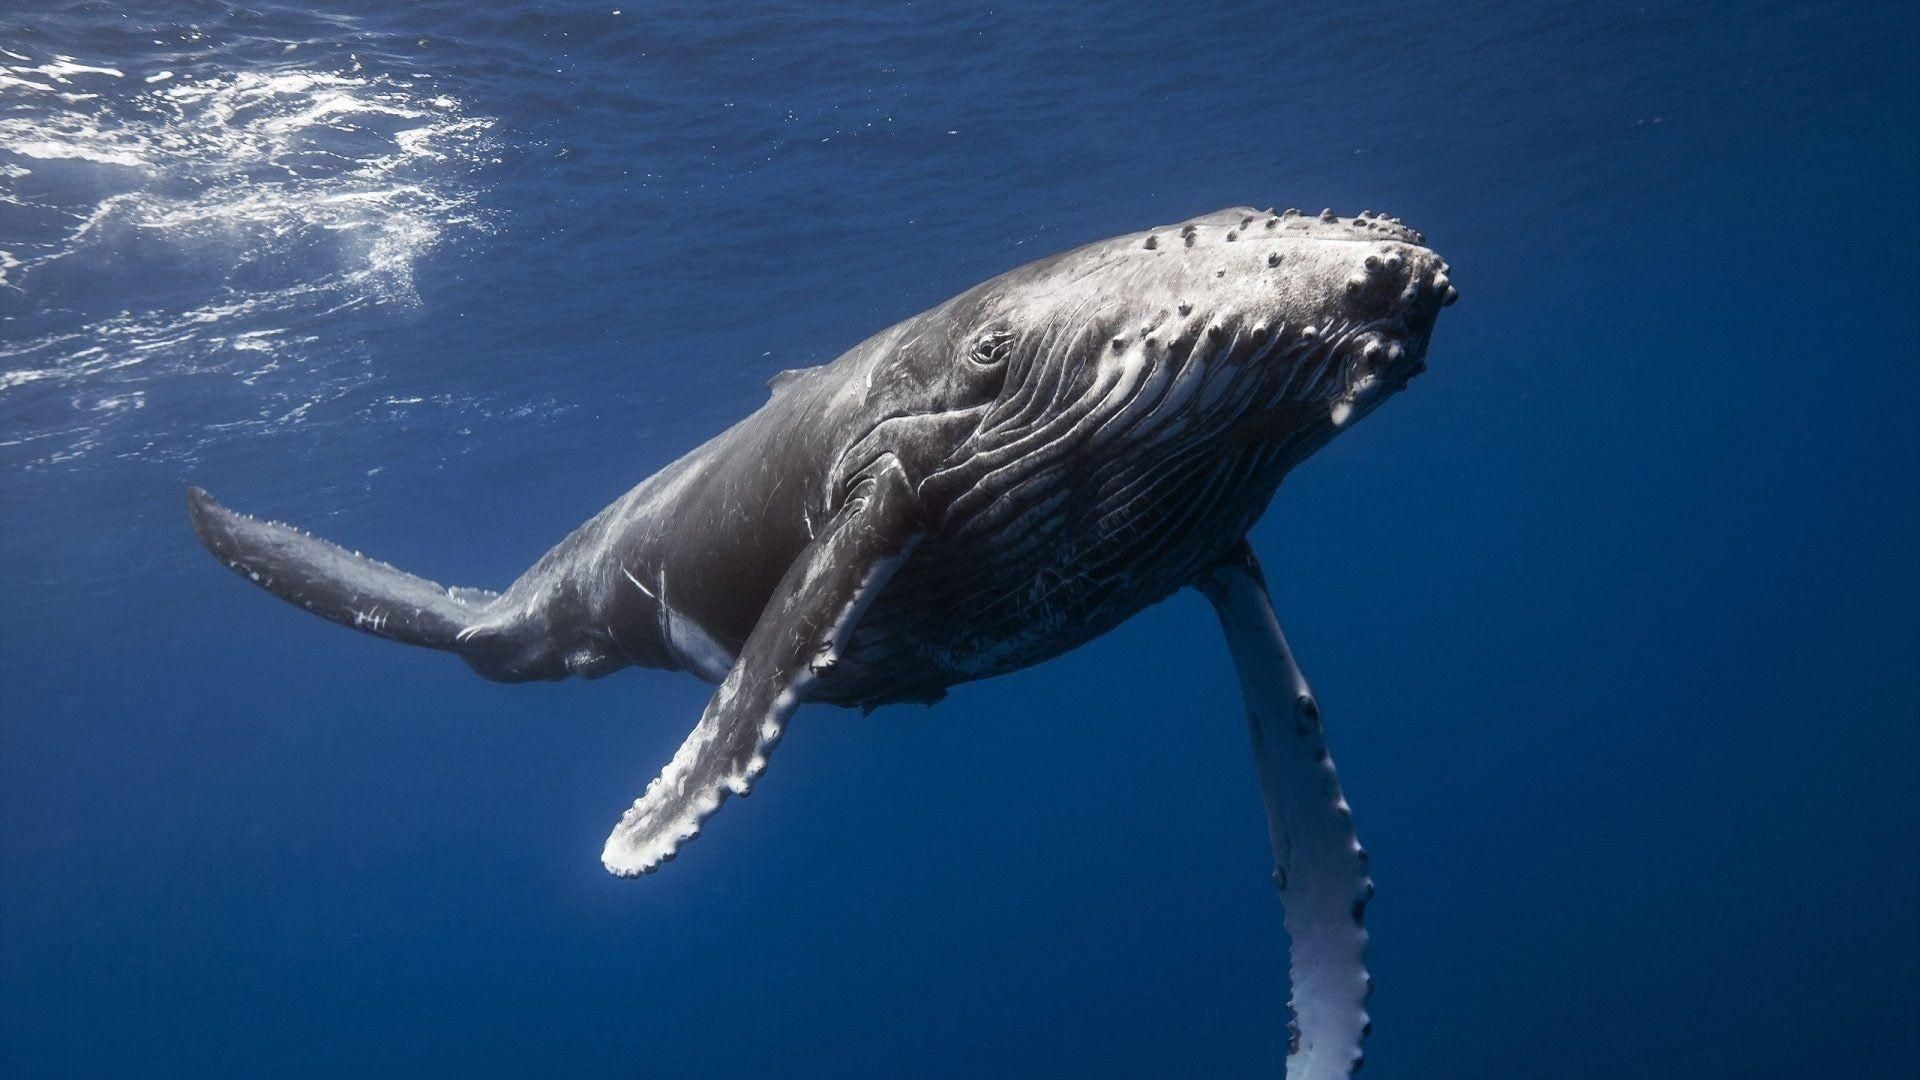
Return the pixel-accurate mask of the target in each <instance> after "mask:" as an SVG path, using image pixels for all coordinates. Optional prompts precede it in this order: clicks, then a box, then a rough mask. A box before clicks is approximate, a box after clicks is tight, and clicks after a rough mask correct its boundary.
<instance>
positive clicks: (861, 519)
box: [600, 458, 924, 877]
mask: <svg viewBox="0 0 1920 1080" xmlns="http://www.w3.org/2000/svg"><path fill="white" fill-rule="evenodd" d="M923 529H924V526H923V524H922V518H921V514H920V509H919V503H918V500H917V499H915V497H914V494H913V488H912V485H911V484H910V483H909V482H908V480H907V478H906V474H905V473H904V472H903V471H902V470H901V468H900V466H899V464H898V463H897V462H895V461H893V460H892V459H891V458H888V459H885V461H884V462H883V465H882V467H881V468H880V469H879V470H878V472H877V474H870V475H869V476H868V477H867V478H865V479H863V480H862V481H860V482H859V483H858V484H857V485H856V486H855V488H854V490H853V493H852V494H851V495H850V496H848V498H847V501H846V505H845V506H843V507H842V508H841V510H840V511H839V513H837V514H835V515H834V517H833V518H832V520H831V521H829V522H828V524H827V525H826V527H825V528H824V529H822V530H821V531H820V532H819V534H818V535H817V536H816V537H815V538H814V540H813V541H812V542H811V543H809V544H808V545H807V546H806V547H805V548H804V549H802V550H801V552H800V556H799V558H797V559H795V560H794V561H793V563H792V565H790V566H788V567H787V572H786V574H785V576H783V577H782V578H781V579H780V584H779V585H778V586H777V587H775V589H774V591H773V595H772V596H771V597H769V598H768V600H767V603H766V606H765V608H764V609H763V611H762V613H761V616H760V621H759V622H758V623H756V624H754V627H753V632H752V633H750V634H748V635H747V641H746V644H745V645H743V646H741V649H740V656H739V659H737V660H735V661H734V664H733V668H732V669H731V670H730V671H728V672H727V676H726V678H725V679H723V680H722V681H721V683H720V687H719V689H718V690H716V691H715V692H714V695H713V699H712V700H711V701H709V702H708V703H707V708H706V711H705V712H703V713H702V714H701V716H700V722H699V723H698V724H697V725H695V726H694V729H693V733H692V734H690V735H688V736H687V739H686V741H685V742H684V743H682V744H681V746H680V750H679V752H678V753H676V754H674V755H673V760H672V761H670V762H668V763H667V766H666V768H664V769H662V770H661V771H660V775H659V777H657V778H656V779H655V780H654V781H653V783H651V784H649V785H647V790H646V793H645V794H643V795H641V796H640V798H639V799H638V800H636V801H635V802H634V804H633V806H632V807H631V808H629V809H628V810H627V812H626V814H624V815H623V816H622V817H621V818H620V823H619V824H618V825H616V826H614V829H613V833H612V835H610V836H608V837H607V844H606V848H605V849H604V850H603V851H602V852H601V855H600V860H601V861H602V862H604V863H605V864H606V867H607V869H608V870H610V871H612V872H613V873H615V874H619V875H620V876H622V877H632V876H633V875H636V874H644V873H648V872H650V871H652V870H654V869H656V868H658V867H659V865H660V864H661V863H663V862H665V861H667V860H668V859H671V858H672V857H673V856H674V853H675V852H676V851H678V850H679V848H680V845H681V844H683V843H685V842H687V841H688V840H691V839H693V838H694V837H695V836H696V835H698V834H699V832H700V825H701V823H702V822H703V821H705V820H706V819H707V818H708V817H709V816H711V815H712V814H713V812H714V811H715V810H718V809H719V808H720V804H721V802H723V801H724V800H725V799H726V797H727V796H728V795H745V794H746V793H747V792H748V790H749V789H750V788H751V787H752V786H753V783H754V781H756V780H757V779H759V776H760V773H761V772H762V771H763V770H764V769H765V768H766V766H767V755H768V754H769V753H771V752H772V750H773V747H774V744H775V743H777V742H779V741H780V736H781V734H782V733H783V732H784V730H785V728H786V724H787V720H788V718H789V717H791V716H792V715H793V711H794V710H795V709H797V708H799V707H800V703H801V702H803V701H805V700H806V698H807V695H808V693H809V692H810V691H811V690H812V688H813V686H814V685H815V684H816V683H818V682H819V681H821V680H823V679H831V678H832V677H833V676H832V669H833V666H834V664H835V663H836V662H837V661H838V660H839V658H840V656H841V654H842V653H843V652H844V651H845V649H846V647H847V641H848V640H849V639H850V638H851V637H852V636H853V631H854V628H855V627H856V626H857V625H859V622H860V616H861V615H862V614H863V613H864V612H865V611H866V609H867V605H868V604H870V603H872V602H873V598H874V597H875V596H877V595H879V593H880V590H882V589H883V588H885V587H886V583H887V581H888V579H889V578H891V577H892V576H893V572H894V571H895V570H896V569H898V568H899V566H900V564H901V563H902V562H904V561H906V558H907V556H908V554H909V553H911V552H912V550H913V548H914V546H915V545H916V544H918V543H919V542H920V538H921V535H922V532H923Z"/></svg>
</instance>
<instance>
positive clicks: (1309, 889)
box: [188, 207, 1458, 1078]
mask: <svg viewBox="0 0 1920 1080" xmlns="http://www.w3.org/2000/svg"><path fill="white" fill-rule="evenodd" d="M1457 296H1458V292H1457V291H1456V289H1455V288H1454V286H1453V284H1452V283H1451V281H1450V280H1449V278H1448V266H1447V264H1446V263H1445V262H1443V261H1442V260H1441V259H1440V257H1439V256H1438V255H1437V254H1435V253H1434V252H1433V250H1432V249H1431V248H1429V247H1428V246H1427V245H1426V241H1425V239H1424V238H1423V237H1422V236H1421V235H1420V234H1419V233H1417V232H1415V231H1413V230H1412V229H1410V228H1408V227H1407V226H1406V225H1404V224H1403V223H1401V222H1400V221H1399V220H1398V219H1396V218H1389V217H1386V216H1383V215H1375V214H1372V213H1370V212H1362V213H1361V214H1359V215H1358V216H1355V217H1342V216H1340V215H1337V214H1335V213H1333V212H1332V211H1331V210H1328V211H1325V212H1322V213H1320V214H1318V215H1313V214H1303V213H1300V212H1299V211H1295V210H1288V211H1284V212H1280V213H1275V212H1273V211H1256V210H1252V209H1249V208H1244V207H1242V208H1235V209H1230V210H1222V211H1219V212H1217V213H1212V214H1206V215H1203V216H1201V217H1197V218H1194V219H1192V220H1190V221H1186V222H1182V223H1179V224H1176V225H1169V226H1163V227H1160V228H1156V229H1151V230H1148V231H1146V232H1140V233H1133V234H1129V235H1126V236H1120V237H1115V238H1113V239H1110V240H1103V241H1100V242H1098V243H1093V244H1088V245H1086V246H1084V247H1080V248H1076V249H1074V250H1072V251H1068V252H1064V253H1062V254H1058V255H1054V256H1052V257H1050V258H1045V259H1041V260H1039V261H1037V262H1033V263H1029V264H1027V265H1025V266H1021V267H1018V268H1016V269H1013V270H1009V271H1007V272H1006V273H1004V274H1001V275H1000V276H998V277H996V278H993V279H992V280H990V281H987V282H985V283H983V284H981V285H978V286H976V287H974V288H972V289H969V290H968V291H966V292H964V293H961V294H960V295H959V296H956V297H954V298H953V299H951V300H948V301H947V302H946V303H944V304H941V305H939V306H938V307H935V308H933V309H932V310H930V311H926V312H923V313H922V314H919V315H916V316H914V317H912V318H909V319H907V320H905V321H903V322H901V323H899V324H897V325H895V326H893V327H890V328H888V329H886V330H884V331H882V332H880V333H879V334H876V335H875V336H873V337H871V338H869V339H867V340H866V341H864V342H862V343H861V344H859V345H858V346H855V347H854V348H853V349H851V350H849V351H848V352H847V353H846V354H845V355H843V356H841V357H840V358H838V359H837V360H834V361H833V362H832V363H829V364H825V365H822V366H820V367H814V368H805V369H800V370H796V371H787V372H782V373H780V374H779V375H777V376H775V377H774V378H773V380H772V381H771V383H770V387H771V394H770V397H769V399H768V401H767V402H766V403H765V404H764V405H762V406H761V407H760V409H759V410H758V411H756V412H754V413H753V414H752V415H750V416H748V417H746V418H745V419H743V420H741V421H740V422H739V423H737V424H735V425H733V426H732V427H731V428H728V429H727V430H726V431H724V432H721V433H720V434H719V435H716V436H715V437H714V438H712V439H711V440H709V441H708V442H707V443H706V444H705V445H703V446H700V447H699V448H697V449H695V450H693V451H692V452H691V453H688V454H687V455H686V456H684V457H682V458H680V459H679V460H677V461H675V462H673V463H672V464H670V465H668V466H667V467H665V468H664V469H661V470H660V471H659V472H658V473H655V474H654V475H653V476H651V477H649V478H647V479H646V480H645V481H643V482H641V483H640V485H639V486H637V487H635V488H634V489H633V490H631V491H629V492H628V493H627V494H626V495H624V496H622V497H621V498H620V499H619V500H618V501H616V502H614V503H613V504H612V505H611V506H608V507H607V508H606V509H605V510H602V511H601V512H600V513H599V514H597V515H596V516H594V517H593V518H592V519H591V520H589V521H587V522H586V523H585V524H583V525H581V526H580V527H578V528H577V529H575V530H574V531H573V533H572V534H571V535H569V536H567V537H566V539H564V540H562V541H561V542H560V543H559V544H558V545H556V546H555V547H554V548H553V549H552V550H550V551H549V552H547V554H546V555H545V556H543V557H542V558H541V559H540V560H539V561H538V562H537V563H535V564H534V565H533V567H532V568H531V569H529V570H528V571H527V572H526V573H524V574H523V575H521V577H520V579H519V580H518V581H515V582H514V583H513V584H512V585H511V586H509V587H508V588H507V589H506V591H504V592H501V593H494V592H489V591H486V590H482V589H467V588H451V589H449V588H443V587H441V586H439V585H437V584H434V583H432V582H430V581H426V580H424V579H422V578H418V577H415V576H413V575H411V574H408V573H405V572H403V571H401V570H397V569H395V568H394V567H391V566H388V565H386V564H384V563H380V562H376V561H374V560H372V559H368V558H365V557H362V556H360V555H358V554H356V553H353V552H349V551H347V550H346V549H344V548H341V547H339V546H336V545H334V544H332V543H329V542H327V541H325V540H320V539H317V538H315V537H312V536H309V535H307V534H306V533H303V532H301V531H299V530H297V529H294V528H292V527H290V526H286V525H281V524H276V523H272V522H265V521H260V520H257V519H255V518H252V517H249V516H247V515H244V514H240V513H236V512H234V511H231V510H228V509H226V508H225V507H223V506H220V505H219V504H218V503H216V502H215V501H214V500H213V499H212V498H211V497H210V496H209V495H207V494H206V493H205V492H204V491H201V490H199V489H197V488H196V489H193V490H192V491H190V492H189V495H188V511H189V515H190V517H191V519H192V522H193V526H194V528H195V529H196V530H197V531H198V533H199V535H200V538H201V540H202V541H203V542H204V543H205V544H206V546H207V548H208V550H209V551H211V552H212V553H213V554H214V556H215V557H217V558H218V559H220V560H221V561H222V562H224V563H225V564H226V565H228V566H229V567H231V568H232V569H233V570H235V571H237V572H239V573H241V574H243V575H245V576H246V577H247V578H249V579H250V580H252V581H254V582H256V583H257V584H259V585H260V586H261V587H263V588H265V589H267V590H268V591H270V592H272V593H274V594H275V595H277V596H280V597H282V598H283V599H286V600H288V601H291V602H293V603H296V604H299V605H300V606H302V607H305V608H306V609H308V610H309V611H312V612H315V613H316V614H319V615H323V616H325V617H327V618H329V619H332V620H333V621H335V622H339V623H342V624H345V625H347V626H352V627H354V628H355V629H358V630H362V631H365V632H367V633H370V634H375V635H378V636H381V637H385V638H389V639H391V640H394V641H401V642H406V643H408V644H412V645H424V646H428V647H431V648H435V649H441V650H444V651H447V652H451V653H454V654H455V655H457V656H459V657H460V658H461V659H463V660H465V661H466V662H467V663H468V664H469V665H471V666H472V667H473V668H474V670H476V671H478V672H479V673H480V674H482V675H484V676H486V677H488V678H490V679H497V680H502V681H511V682H517V681H526V680H539V679H562V678H566V677H568V676H570V675H579V676H583V677H586V678H598V677H600V676H603V675H606V674H609V673H610V672H613V671H616V670H618V669H620V668H623V667H628V666H639V667H651V668H667V669H682V670H686V671H689V672H692V673H693V674H694V675H696V676H698V677H700V678H702V679H705V680H706V681H708V682H711V683H714V684H716V689H715V691H714V694H713V697H712V699H711V700H710V701H709V703H708V705H707V707H706V710H705V711H704V712H703V713H702V714H701V716H700V719H699V721H698V723H696V724H695V725H694V728H693V731H692V733H691V734H690V735H689V736H688V737H687V739H686V741H685V742H684V743H683V744H682V746H681V747H680V749H679V751H678V752H677V753H676V754H675V755H674V756H673V759H672V760H671V761H669V762H668V763H667V764H666V765H665V767H664V768H663V769H661V771H660V773H659V775H658V776H657V778H655V779H654V780H653V782H652V783H651V784H649V785H648V786H647V788H646V791H645V792H644V793H643V794H642V795H641V796H640V798H639V799H638V800H636V801H635V802H634V803H633V805H632V806H631V807H630V808H629V809H628V810H627V811H626V812H625V814H624V815H623V816H622V817H621V819H620V821H619V822H618V824H616V825H615V826H614V828H613V831H612V833H611V835H609V836H608V838H607V842H606V846H605V849H604V851H603V852H602V856H601V857H602V860H603V862H604V863H605V864H606V867H607V869H608V870H610V871H612V872H613V873H615V874H619V875H623V876H630V875H636V874H642V873H646V872H649V871H652V870H654V869H656V868H658V867H659V866H660V864H662V863H663V862H665V861H667V860H668V859H671V858H673V857H674V855H675V854H676V853H677V852H678V851H679V850H680V848H681V846H682V845H684V844H685V843H686V842H687V841H689V840H691V839H693V838H694V836H695V835H696V834H697V833H698V832H699V830H700V828H701V826H702V824H703V822H704V821H705V820H706V819H707V818H708V817H709V816H710V815H711V814H713V812H714V811H715V810H716V809H718V808H719V806H720V805H721V803H722V802H723V801H725V799H726V798H727V797H728V796H729V795H744V794H746V793H747V792H748V791H749V790H750V789H752V787H753V786H754V785H755V784H756V783H757V782H758V781H759V779H760V777H761V775H762V773H763V772H764V770H765V769H766V767H767V762H768V759H769V757H770V756H771V755H772V752H773V750H774V748H775V746H776V745H777V744H778V743H779V741H780V738H781V736H782V735H783V733H784V732H785V730H786V727H787V724H788V722H789V720H790V719H791V717H792V715H793V713H794V710H795V709H797V708H798V707H799V706H800V704H802V703H803V702H808V701H817V702H827V703H831V704H835V705H843V706H858V707H862V708H865V709H869V710H871V709H873V708H877V707H879V706H882V705H887V704H892V703H898V702H921V703H931V702H934V701H937V700H939V699H940V698H941V697H942V696H943V695H944V694H945V693H946V691H947V689H948V688H949V687H952V686H954V685H957V684H959V683H963V682H968V681H970V680H974V679H981V678H986V677H988V676H991V675H997V674H1002V673H1005V672H1009V671H1014V670H1017V669H1019V668H1024V667H1027V666H1030V665H1033V664H1037V663H1039V662H1041V661H1043V660H1047V659H1049V658H1051V657H1054V656H1058V655H1060V654H1061V653H1064V652H1066V651H1068V650H1070V649H1073V648H1075V647H1076V646H1078V645H1081V644H1083V643H1085V642H1087V641H1089V640H1091V639H1093V638H1095V637H1098V636H1099V635H1101V634H1103V633H1105V632H1106V631H1108V630H1110V629H1112V628H1114V627H1115V626H1117V625H1119V624H1120V623H1121V622H1123V621H1125V620H1126V619H1127V618H1129V617H1131V616H1132V615H1134V614H1135V613H1136V612H1139V611H1140V610H1142V609H1143V608H1146V607H1148V606H1149V605H1152V604H1154V603H1157V602H1158V601H1160V600H1163V599H1165V598H1166V597H1168V596H1170V595H1171V594H1172V593H1174V592H1175V591H1177V590H1179V589H1181V588H1184V587H1193V588H1196V589H1198V590H1199V591H1200V592H1201V593H1202V594H1204V595H1205V596H1206V597H1207V598H1208V599H1209V601H1211V603H1212V604H1213V606H1214V608H1215V611H1216V613H1217V614H1218V615H1219V618H1220V623H1221V626H1222V628H1223V630H1224V632H1225V635H1226V641H1227V646H1228V650H1229V652H1230V653H1231V654H1232V657H1233V661H1234V666H1235V670H1236V672H1237V673H1238V676H1239V679H1240V683H1241V688H1242V692H1243V696H1244V698H1245V700H1246V706H1247V720H1248V725H1249V731H1250V733H1251V736H1252V740H1253V747H1254V755H1255V762H1256V767H1257V772H1258V775H1259V778H1260V782H1261V790H1262V793H1263V796H1264V798H1265V799H1266V802H1267V818H1268V825H1269V834H1270V838H1271V840H1272V845H1273V853H1274V860H1275V868H1276V869H1275V878H1276V880H1277V882H1278V883H1279V885H1280V890H1281V893H1282V898H1283V901H1284V904H1285V909H1286V916H1287V927H1288V930H1289V932H1290V934H1291V936H1292V938H1293V967H1292V976H1293V991H1294V992H1293V1000H1292V1002H1291V1004H1290V1008H1291V1010H1292V1012H1293V1015H1294V1021H1293V1038H1292V1039H1291V1040H1290V1044H1289V1057H1288V1070H1287V1072H1288V1075H1289V1076H1290V1077H1295V1078H1299V1077H1330V1076H1345V1075H1348V1074H1349V1073H1350V1072H1351V1071H1352V1070H1353V1069H1355V1068H1357V1067H1358V1065H1359V1062H1360V1060H1361V1058H1360V1046H1361V1040H1362V1039H1363V1038H1364V1035H1365V1033H1366V1030H1367V1027H1368V1021H1367V1017H1366V1011H1365V1001H1366V997H1367V993H1368V990H1369V988H1370V985H1371V984H1370V982H1369V980H1368V977H1367V974H1366V970H1365V966H1364V954H1365V949H1366V932H1365V930H1364V929H1363V927H1362V925H1361V922H1362V914H1363V910H1364V907H1365V905H1366V902H1367V900H1368V898H1369V897H1371V895H1372V891H1373V885H1372V882H1371V881H1370V880H1369V878H1368V873H1367V866H1366V857H1365V852H1364V851H1363V850H1362V849H1361V848H1360V846H1359V843H1358V842H1357V840H1356V839H1355V837H1354V832H1353V825H1352V816H1351V814H1350V813H1349V811H1348V808H1347V804H1346V801H1345V799H1344V798H1343V797H1342V796H1341V794H1340V788H1339V783H1338V780H1337V779H1336V777H1335V774H1334V771H1333V765H1332V761H1331V758H1330V757H1329V755H1328V753H1327V749H1326V740H1325V735H1324V732H1323V730H1322V727H1321V722H1320V712H1319V706H1318V704H1317V702H1316V700H1315V698H1314V697H1313V695H1312V692H1311V691H1310V690H1309V689H1308V687H1307V683H1306V680H1305V678H1304V677H1303V676H1302V675H1301V674H1300V671H1299V668H1298V667H1297V665H1296V664H1295V662H1294V658H1293V653H1292V651H1291V650H1290V649H1289V648H1288V646H1287V643H1286V640H1285V637H1284V636H1283V634H1282V633H1281V630H1280V624H1279V621H1278V619H1277V618H1276V616H1275V615H1274V613H1273V609H1272V606H1271V604H1270V603H1269V601H1268V596H1267V590H1266V587H1265V583H1264V580H1263V578H1262V575H1261V571H1260V567H1259V564H1258V562H1257V560H1256V559H1255V557H1254V554H1253V551H1252V549H1251V548H1250V547H1249V546H1248V545H1247V543H1246V541H1245V539H1244V537H1245V535H1246V533H1247V530H1248V529H1249V528H1250V527H1251V526H1252V525H1253V523H1254V522H1255V521H1256V520H1258V519H1259V517H1260V516H1261V514H1262V513H1263V512H1264V511H1265V510H1266V507H1267V504H1268V502H1269V501H1270V500H1271V499H1272V497H1273V494H1274V491H1275V490H1276V489H1277V488H1278V486H1279V484H1280V481H1281V479H1282V478H1283V477H1284V476H1285V475H1286V474H1287V471H1288V470H1289V469H1291V468H1293V466H1295V465H1297V464H1298V463H1300V462H1301V461H1303V460H1305V459H1306V458H1307V457H1308V456H1309V455H1311V454H1312V453H1313V452H1314V451H1315V450H1317V449H1319V448H1320V447H1321V446H1323V445H1325V444H1326V443H1327V442H1328V441H1329V440H1331V439H1332V438H1333V437H1334V436H1335V435H1337V434H1338V433H1339V432H1341V431H1342V430H1344V429H1346V428H1348V427H1350V426H1352V424H1353V423H1354V422H1355V421H1357V420H1359V419H1360V418H1361V417H1363V416H1365V415H1366V414H1367V413H1368V412H1369V411H1371V410H1372V409H1373V408H1375V407H1376V406H1378V405H1379V404H1380V403H1381V402H1382V401H1384V400H1385V399H1386V398H1388V397H1390V396H1391V395H1393V394H1394V393H1395V392H1397V391H1398V390H1400V389H1401V388H1402V387H1404V386H1405V385H1406V384H1407V381H1408V380H1409V379H1411V378H1412V377H1413V376H1415V375H1417V374H1419V373H1420V372H1422V371H1424V370H1425V367H1426V365H1425V356H1426V352H1427V344H1428V340H1429V337H1430V335H1431V333H1432V330H1433V326H1434V322H1435V319H1436V317H1437V315H1438V312H1439V310H1440V309H1441V308H1442V307H1444V306H1446V305H1448V304H1451V303H1452V302H1453V301H1454V300H1455V299H1456V298H1457Z"/></svg>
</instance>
